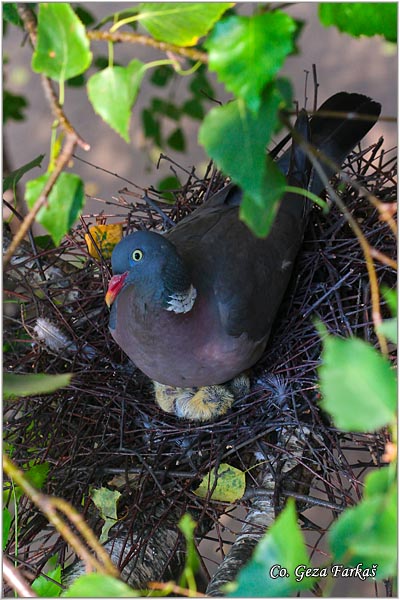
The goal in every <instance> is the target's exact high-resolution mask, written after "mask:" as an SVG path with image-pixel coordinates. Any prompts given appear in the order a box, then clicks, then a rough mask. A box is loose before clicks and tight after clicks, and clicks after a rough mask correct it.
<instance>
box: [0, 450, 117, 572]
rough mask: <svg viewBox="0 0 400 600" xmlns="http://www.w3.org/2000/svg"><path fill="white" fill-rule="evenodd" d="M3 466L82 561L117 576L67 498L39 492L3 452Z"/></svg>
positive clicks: (92, 534) (91, 532)
mask: <svg viewBox="0 0 400 600" xmlns="http://www.w3.org/2000/svg"><path fill="white" fill-rule="evenodd" d="M3 467H4V471H5V472H6V473H7V475H8V476H9V477H10V478H11V479H13V480H14V481H15V482H16V483H17V484H18V485H19V486H20V487H21V488H22V490H23V491H24V492H25V494H27V496H29V498H30V499H31V500H32V502H33V503H34V504H35V505H36V506H37V507H38V508H39V510H41V511H42V512H43V513H44V514H45V515H46V517H47V518H48V520H49V522H50V523H52V525H54V527H55V528H56V529H57V531H59V532H60V533H61V534H62V535H63V537H64V539H65V540H66V541H67V542H68V543H69V544H70V545H71V546H72V548H73V549H74V550H75V552H76V553H77V554H78V555H79V556H80V557H81V558H82V559H83V560H85V562H86V564H88V565H90V566H91V567H92V568H93V569H96V570H97V571H100V572H101V573H106V574H108V575H113V576H114V577H115V576H118V569H117V568H116V566H115V565H114V564H113V563H112V562H111V560H110V557H109V555H108V554H107V552H106V551H105V549H104V547H103V546H102V545H101V544H100V543H99V542H98V540H97V538H96V536H95V535H94V533H93V531H92V530H91V529H90V527H89V526H88V525H87V524H86V522H85V521H84V519H83V518H82V516H81V515H80V514H79V513H78V512H77V511H76V510H75V509H74V508H73V507H72V506H71V505H70V504H69V503H68V502H66V501H65V500H63V499H62V498H56V497H51V496H46V495H45V494H42V492H39V491H38V490H37V489H36V488H34V487H33V486H32V485H31V484H30V483H29V482H28V481H27V480H26V478H25V476H24V474H23V472H22V471H20V470H19V469H18V468H17V467H16V466H15V464H14V463H13V462H12V461H11V460H10V459H9V458H8V456H7V455H3ZM57 511H60V512H62V513H64V515H66V516H67V517H68V518H69V519H70V521H71V522H72V523H73V524H74V526H75V527H76V528H77V530H78V531H79V532H80V533H81V534H82V536H83V537H84V539H85V540H86V542H87V543H88V544H89V545H90V546H91V547H92V548H93V549H94V550H95V551H96V552H97V554H98V556H99V557H100V558H101V560H102V561H103V564H102V563H101V562H99V561H98V560H97V558H95V557H94V556H93V555H92V554H91V553H90V551H89V550H88V549H87V548H85V547H84V546H83V544H82V542H81V541H80V540H79V538H78V537H77V535H76V534H75V533H73V531H72V530H71V529H70V527H68V525H67V524H66V522H65V521H63V519H62V518H61V517H60V516H59V515H58V513H57Z"/></svg>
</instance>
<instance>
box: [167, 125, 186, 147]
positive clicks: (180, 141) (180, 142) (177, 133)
mask: <svg viewBox="0 0 400 600" xmlns="http://www.w3.org/2000/svg"><path fill="white" fill-rule="evenodd" d="M167 144H168V146H170V148H172V149H173V150H176V151H177V152H185V149H186V142H185V136H184V135H183V131H182V129H181V128H180V127H178V128H177V129H175V130H174V131H173V132H172V133H171V135H170V136H169V137H168V138H167Z"/></svg>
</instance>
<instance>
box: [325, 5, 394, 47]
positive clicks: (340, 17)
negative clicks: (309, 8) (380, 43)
mask: <svg viewBox="0 0 400 600" xmlns="http://www.w3.org/2000/svg"><path fill="white" fill-rule="evenodd" d="M318 11H319V18H320V21H321V23H322V24H323V25H325V26H326V27H327V26H329V25H336V27H337V28H338V29H339V31H342V32H344V33H349V34H350V35H352V36H354V37H359V36H360V35H366V36H369V37H371V36H373V35H383V36H384V37H385V38H386V39H387V40H388V41H389V42H394V43H395V42H397V3H396V2H384V3H381V2H320V4H319V7H318Z"/></svg>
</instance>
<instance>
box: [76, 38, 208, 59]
mask: <svg viewBox="0 0 400 600" xmlns="http://www.w3.org/2000/svg"><path fill="white" fill-rule="evenodd" d="M87 36H88V38H89V39H90V40H99V41H103V42H125V43H129V44H141V45H144V46H150V47H151V48H156V49H157V50H161V52H173V53H174V54H177V55H178V56H185V57H186V58H190V59H191V60H195V61H200V62H202V63H204V64H207V62H208V56H207V54H206V53H205V52H201V51H200V50H197V49H195V48H182V47H181V46H175V45H174V44H168V43H166V42H159V41H158V40H155V39H153V38H151V37H148V36H147V35H143V34H140V33H128V32H124V31H115V32H111V31H88V32H87Z"/></svg>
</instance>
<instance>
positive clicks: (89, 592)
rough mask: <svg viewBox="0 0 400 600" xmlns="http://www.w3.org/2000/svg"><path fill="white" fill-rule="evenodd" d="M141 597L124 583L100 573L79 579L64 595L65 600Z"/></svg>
mask: <svg viewBox="0 0 400 600" xmlns="http://www.w3.org/2000/svg"><path fill="white" fill-rule="evenodd" d="M140 595H141V594H140V592H136V591H135V590H133V589H132V588H130V587H129V586H128V585H126V583H124V582H123V581H120V580H119V579H116V578H115V577H111V575H100V574H99V573H89V574H88V575H82V576H81V577H78V579H76V580H75V581H74V582H73V584H72V585H71V586H70V587H69V588H68V589H67V590H66V591H65V592H64V593H63V597H65V598H138V597H139V596H140Z"/></svg>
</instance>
